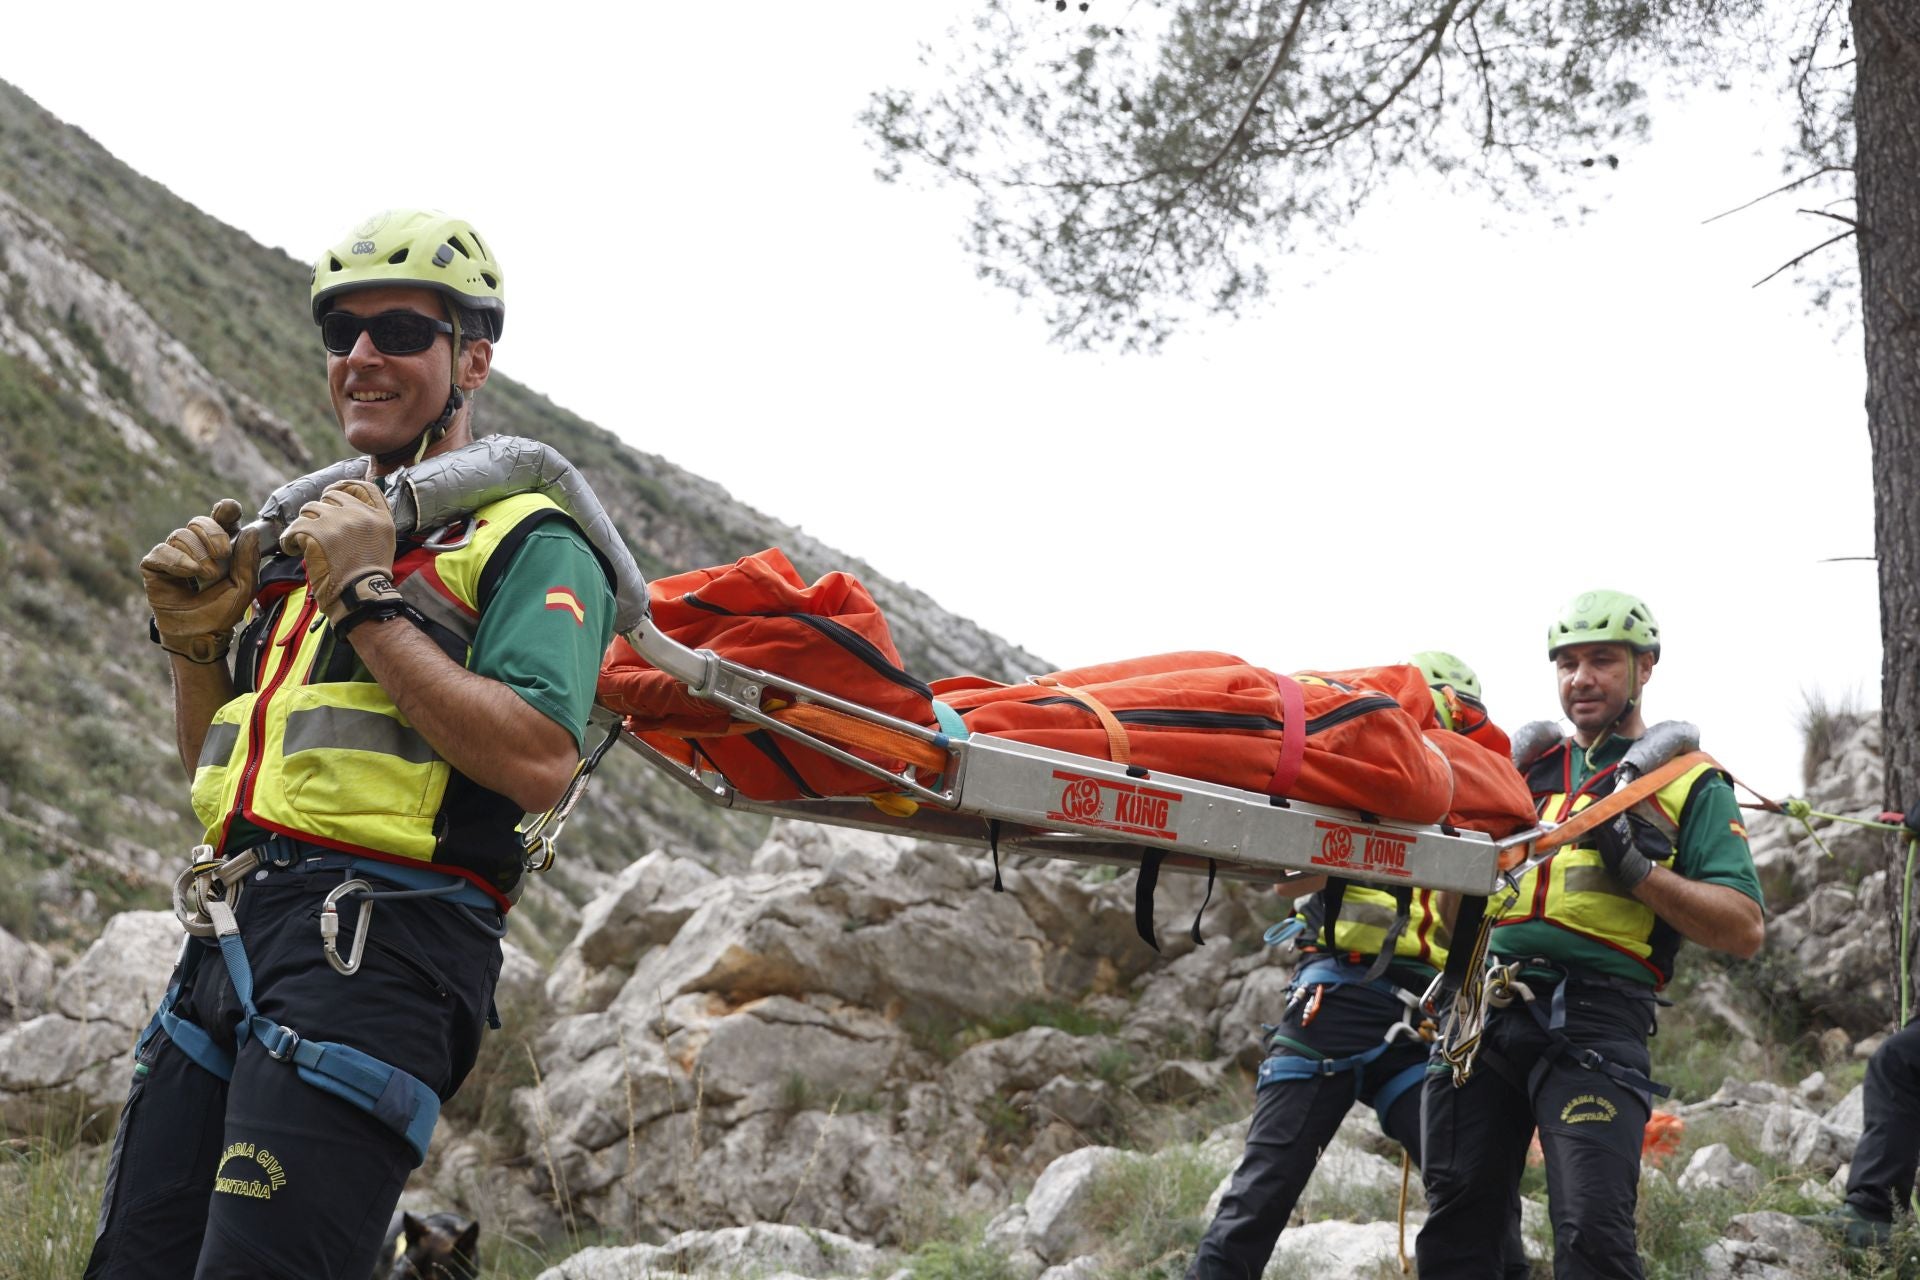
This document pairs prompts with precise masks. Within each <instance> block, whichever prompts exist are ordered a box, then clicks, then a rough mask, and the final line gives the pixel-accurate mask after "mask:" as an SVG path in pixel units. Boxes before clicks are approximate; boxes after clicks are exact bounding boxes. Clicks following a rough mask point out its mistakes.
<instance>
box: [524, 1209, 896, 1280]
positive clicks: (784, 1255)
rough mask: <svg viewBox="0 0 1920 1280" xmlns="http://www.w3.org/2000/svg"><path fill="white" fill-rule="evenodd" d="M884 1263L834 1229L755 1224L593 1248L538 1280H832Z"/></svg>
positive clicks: (876, 1253)
mask: <svg viewBox="0 0 1920 1280" xmlns="http://www.w3.org/2000/svg"><path fill="white" fill-rule="evenodd" d="M879 1265H880V1254H879V1251H878V1250H877V1249H875V1248H874V1247H873V1246H871V1245H867V1244H862V1243H861V1242H860V1241H858V1240H853V1239H850V1238H848V1237H846V1236H843V1235H838V1234H836V1233H834V1232H831V1231H821V1230H817V1229H810V1228H803V1227H792V1226H782V1225H776V1224H774V1223H769V1222H756V1223H754V1224H753V1225H752V1226H747V1227H727V1228H724V1229H721V1230H718V1231H686V1232H682V1233H681V1234H679V1235H676V1236H674V1237H673V1238H672V1239H670V1240H668V1241H667V1242H666V1243H665V1244H660V1245H632V1246H629V1247H627V1248H593V1249H585V1250H582V1251H581V1252H579V1253H576V1254H574V1255H573V1256H572V1257H571V1258H569V1259H567V1260H566V1261H565V1262H563V1263H561V1264H560V1265H559V1266H558V1267H553V1268H550V1269H549V1270H546V1271H543V1272H541V1273H540V1277H539V1280H632V1278H633V1277H637V1276H646V1275H651V1274H657V1275H673V1276H712V1277H716V1278H718V1277H726V1276H741V1275H756V1276H764V1277H766V1278H767V1280H775V1278H776V1277H779V1276H786V1277H792V1278H793V1280H800V1278H801V1277H806V1278H808V1280H832V1278H835V1277H842V1276H847V1277H851V1276H865V1275H868V1274H870V1273H871V1272H873V1271H874V1270H875V1269H876V1268H877V1267H878V1266H879Z"/></svg>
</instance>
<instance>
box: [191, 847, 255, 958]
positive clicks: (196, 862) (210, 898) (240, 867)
mask: <svg viewBox="0 0 1920 1280" xmlns="http://www.w3.org/2000/svg"><path fill="white" fill-rule="evenodd" d="M259 865H260V855H259V854H258V853H257V852H255V851H254V850H251V849H249V850H247V851H246V852H245V853H241V854H236V855H234V856H233V857H231V858H228V859H226V860H225V861H222V860H220V859H218V858H216V857H214V856H213V846H212V845H206V844H197V845H195V846H194V847H193V860H192V861H191V862H189V863H188V864H187V865H186V867H185V868H184V869H183V870H182V871H181V872H180V874H179V875H177V876H175V877H174V880H173V914H174V917H175V918H176V919H178V920H179V921H180V925H181V927H182V928H184V929H185V930H186V931H187V932H188V933H190V934H192V935H193V936H194V937H196V938H211V937H213V936H214V934H215V933H216V932H217V928H216V926H215V924H214V920H213V916H212V915H211V914H210V913H209V912H208V910H207V904H208V903H210V902H224V903H226V905H227V906H228V907H229V908H232V909H235V910H237V909H238V908H239V906H240V891H241V890H242V889H244V888H246V877H247V876H248V874H249V873H251V872H252V871H253V869H254V868H255V867H257V866H259ZM216 885H217V886H218V887H219V892H217V893H216V892H214V888H215V886H216Z"/></svg>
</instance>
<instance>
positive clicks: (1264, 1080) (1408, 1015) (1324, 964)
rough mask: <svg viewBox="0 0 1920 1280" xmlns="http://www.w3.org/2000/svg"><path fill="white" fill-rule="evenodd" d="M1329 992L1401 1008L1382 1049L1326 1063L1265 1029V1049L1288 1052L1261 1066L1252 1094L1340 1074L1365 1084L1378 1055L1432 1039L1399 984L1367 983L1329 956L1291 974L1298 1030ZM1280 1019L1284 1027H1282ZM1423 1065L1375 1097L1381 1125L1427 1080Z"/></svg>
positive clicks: (1356, 968) (1426, 1020)
mask: <svg viewBox="0 0 1920 1280" xmlns="http://www.w3.org/2000/svg"><path fill="white" fill-rule="evenodd" d="M1329 987H1335V988H1337V987H1364V988H1366V989H1367V990H1369V991H1375V992H1378V993H1379V994H1381V995H1385V996H1389V997H1391V998H1392V999H1394V1000H1396V1001H1398V1002H1399V1003H1400V1004H1401V1006H1402V1007H1403V1012H1402V1014H1401V1017H1400V1020H1399V1021H1397V1022H1395V1023H1394V1024H1393V1026H1391V1027H1389V1028H1388V1029H1387V1033H1386V1034H1385V1035H1384V1036H1382V1037H1381V1039H1380V1043H1379V1044H1377V1045H1374V1046H1373V1047H1372V1048H1370V1049H1364V1050H1362V1051H1361V1052H1359V1053H1356V1054H1351V1055H1349V1056H1348V1057H1344V1058H1329V1057H1326V1056H1325V1055H1323V1054H1321V1053H1320V1052H1319V1051H1318V1050H1316V1049H1314V1048H1312V1047H1310V1046H1308V1045H1305V1044H1302V1043H1300V1042H1299V1041H1297V1040H1294V1039H1291V1038H1289V1037H1287V1036H1285V1035H1283V1034H1281V1029H1280V1027H1279V1026H1268V1027H1266V1028H1264V1030H1265V1031H1266V1033H1267V1044H1268V1046H1269V1047H1272V1046H1274V1045H1280V1046H1283V1047H1285V1048H1287V1049H1289V1050H1291V1051H1292V1052H1291V1053H1289V1054H1284V1055H1274V1054H1269V1055H1268V1056H1267V1057H1266V1058H1265V1059H1264V1060H1263V1061H1262V1062H1261V1063H1260V1071H1259V1075H1258V1078H1257V1081H1256V1083H1255V1086H1254V1087H1255V1088H1256V1089H1263V1088H1265V1087H1266V1086H1267V1085H1269V1084H1273V1083H1275V1082H1277V1081H1281V1080H1306V1079H1311V1078H1312V1077H1314V1076H1336V1075H1339V1074H1340V1073H1341V1072H1343V1071H1351V1072H1353V1073H1354V1075H1355V1076H1356V1077H1358V1078H1359V1079H1360V1080H1365V1078H1366V1072H1367V1069H1368V1068H1369V1067H1371V1066H1372V1065H1373V1064H1374V1063H1375V1062H1377V1061H1378V1060H1379V1059H1380V1057H1381V1055H1383V1054H1385V1053H1386V1052H1387V1050H1389V1049H1391V1048H1392V1047H1393V1046H1394V1045H1395V1044H1396V1043H1397V1042H1398V1041H1400V1040H1402V1039H1409V1040H1419V1041H1422V1042H1425V1043H1431V1042H1432V1041H1433V1038H1434V1035H1435V1027H1434V1021H1433V1019H1432V1017H1430V1016H1429V1015H1427V1014H1426V1012H1425V1011H1424V1010H1423V1009H1422V1007H1421V998H1420V997H1419V996H1416V995H1415V994H1413V992H1411V991H1408V990H1407V989H1406V988H1405V987H1402V986H1400V985H1398V984H1397V983H1394V982H1391V981H1388V980H1387V979H1385V978H1368V977H1367V976H1366V970H1365V969H1364V968H1363V967H1362V966H1360V965H1358V964H1349V963H1347V962H1346V961H1344V960H1340V959H1337V958H1335V957H1333V956H1318V957H1315V958H1314V959H1312V960H1309V961H1307V962H1306V963H1304V964H1302V965H1301V966H1300V967H1299V968H1298V969H1296V970H1295V971H1294V975H1293V982H1292V986H1291V992H1292V993H1291V994H1290V995H1289V997H1288V1000H1287V1013H1288V1014H1291V1013H1292V1012H1293V1011H1294V1009H1295V1008H1297V1007H1299V1006H1300V1005H1301V1003H1302V1002H1303V1001H1304V1002H1305V1005H1306V1011H1305V1013H1303V1014H1302V1016H1301V1019H1300V1025H1301V1026H1302V1027H1305V1026H1307V1025H1309V1024H1310V1023H1311V1022H1312V1020H1313V1018H1314V1016H1315V1015H1316V1014H1318V1013H1319V1011H1320V1007H1321V1004H1322V1002H1323V1001H1324V1000H1325V999H1326V994H1327V989H1328V988H1329ZM1284 1017H1285V1015H1283V1024H1284ZM1426 1069H1427V1067H1426V1063H1424V1062H1417V1063H1414V1064H1412V1065H1410V1066H1408V1067H1406V1068H1404V1069H1403V1070H1401V1071H1399V1072H1397V1073H1396V1074H1394V1075H1393V1076H1391V1077H1390V1078H1388V1079H1387V1080H1386V1081H1385V1082H1383V1083H1382V1084H1381V1085H1380V1087H1379V1088H1378V1089H1376V1090H1375V1091H1374V1095H1373V1109H1374V1111H1375V1113H1376V1114H1378V1115H1379V1116H1380V1118H1381V1120H1382V1121H1383V1122H1384V1121H1385V1119H1386V1117H1387V1113H1388V1112H1389V1111H1391V1110H1392V1109H1393V1104H1394V1103H1396V1102H1398V1101H1399V1100H1400V1097H1401V1095H1402V1094H1404V1093H1406V1091H1407V1090H1409V1089H1411V1088H1413V1086H1414V1085H1416V1084H1418V1083H1419V1082H1420V1079H1421V1077H1422V1076H1424V1075H1425V1074H1426Z"/></svg>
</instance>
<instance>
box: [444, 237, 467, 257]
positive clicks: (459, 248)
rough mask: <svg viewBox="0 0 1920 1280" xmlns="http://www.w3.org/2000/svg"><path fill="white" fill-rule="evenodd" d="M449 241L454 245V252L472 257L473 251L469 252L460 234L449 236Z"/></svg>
mask: <svg viewBox="0 0 1920 1280" xmlns="http://www.w3.org/2000/svg"><path fill="white" fill-rule="evenodd" d="M447 243H448V244H450V245H452V246H453V248H454V252H456V253H458V254H459V255H460V256H461V257H463V258H471V257H472V256H473V255H472V254H471V253H468V252H467V246H465V245H463V244H461V243H460V237H459V236H448V237H447Z"/></svg>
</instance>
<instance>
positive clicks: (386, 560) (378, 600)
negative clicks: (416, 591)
mask: <svg viewBox="0 0 1920 1280" xmlns="http://www.w3.org/2000/svg"><path fill="white" fill-rule="evenodd" d="M393 544H394V534H393V514H392V513H391V512H389V511H388V510H387V500H386V498H385V497H384V496H383V495H382V494H381V492H380V490H379V489H378V488H377V487H375V486H374V485H373V484H371V483H369V482H367V481H365V480H341V481H339V482H337V483H335V484H330V485H328V486H327V487H326V489H325V490H324V491H322V493H321V494H320V496H319V497H318V498H315V499H314V500H313V501H312V502H309V503H308V504H307V505H306V506H304V507H302V508H300V515H299V517H298V518H297V519H296V520H294V522H293V523H292V524H290V525H288V526H287V531H286V532H285V533H283V534H281V535H280V549H281V550H282V551H284V552H286V553H287V554H288V555H295V556H304V557H305V558H306V562H307V581H308V583H310V584H311V586H312V590H313V598H314V601H315V602H316V603H317V604H318V605H319V606H320V607H321V608H322V609H324V610H325V611H326V614H327V620H328V621H329V622H331V623H333V625H334V627H335V628H336V629H339V630H346V629H348V628H350V627H351V626H352V625H353V623H354V622H356V621H358V620H359V619H360V618H362V617H365V616H366V614H367V611H368V610H370V609H372V608H374V607H377V606H379V605H383V604H386V605H398V604H399V603H400V599H401V597H400V592H399V590H398V589H397V588H396V587H395V586H394V585H393ZM343 624H344V625H343Z"/></svg>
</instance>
